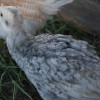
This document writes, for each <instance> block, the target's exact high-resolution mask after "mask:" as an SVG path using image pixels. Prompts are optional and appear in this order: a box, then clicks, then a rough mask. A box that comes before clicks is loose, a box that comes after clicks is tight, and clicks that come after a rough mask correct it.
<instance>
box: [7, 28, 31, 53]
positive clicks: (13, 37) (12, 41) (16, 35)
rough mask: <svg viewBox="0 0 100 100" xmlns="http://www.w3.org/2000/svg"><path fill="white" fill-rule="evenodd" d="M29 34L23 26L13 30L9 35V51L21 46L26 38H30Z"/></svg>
mask: <svg viewBox="0 0 100 100" xmlns="http://www.w3.org/2000/svg"><path fill="white" fill-rule="evenodd" d="M29 38H30V37H29V36H28V34H27V33H26V32H25V31H24V30H22V28H20V29H18V30H17V31H16V30H13V31H11V32H10V33H9V35H8V36H7V39H6V42H7V47H8V49H9V52H10V53H12V52H13V51H14V50H15V49H16V48H20V44H22V43H24V42H25V40H27V39H28V40H29Z"/></svg>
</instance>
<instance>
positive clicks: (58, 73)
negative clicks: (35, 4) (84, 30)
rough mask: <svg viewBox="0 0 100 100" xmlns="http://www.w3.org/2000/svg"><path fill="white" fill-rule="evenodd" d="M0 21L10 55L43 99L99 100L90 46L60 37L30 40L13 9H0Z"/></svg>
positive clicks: (99, 65) (99, 69)
mask: <svg viewBox="0 0 100 100" xmlns="http://www.w3.org/2000/svg"><path fill="white" fill-rule="evenodd" d="M0 22H1V25H2V26H3V28H4V30H5V31H6V34H5V38H4V39H5V41H6V43H7V47H8V50H9V53H10V54H11V56H12V58H13V59H14V60H15V61H16V63H17V64H18V65H19V67H20V68H21V69H22V70H23V71H24V72H25V74H26V76H27V78H28V79H29V80H30V82H31V83H32V84H33V85H34V86H35V87H36V89H37V90H38V92H39V94H40V96H41V97H42V98H43V100H100V58H99V57H98V56H97V55H96V52H95V51H94V49H93V48H92V46H91V45H89V44H88V43H87V42H85V41H81V40H75V39H73V38H72V37H71V36H67V35H61V34H56V35H52V34H51V35H50V34H42V35H37V36H34V35H33V34H32V35H31V37H30V36H29V35H28V34H29V33H27V32H26V31H25V29H24V24H23V23H24V22H23V16H22V15H21V13H20V11H19V10H18V9H16V8H15V7H0ZM0 34H2V33H0Z"/></svg>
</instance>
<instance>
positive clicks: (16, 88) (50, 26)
mask: <svg viewBox="0 0 100 100" xmlns="http://www.w3.org/2000/svg"><path fill="white" fill-rule="evenodd" d="M43 32H46V33H54V34H57V33H60V34H66V35H72V36H73V37H74V38H76V39H82V40H85V41H88V42H89V43H90V44H92V45H94V46H95V47H96V48H95V49H96V50H97V52H98V55H100V54H99V53H100V39H99V38H98V37H94V36H91V35H89V34H86V33H85V32H83V31H82V30H81V29H80V28H78V27H77V26H76V25H75V24H74V23H72V22H63V21H61V20H60V19H59V18H55V19H54V20H52V21H48V23H47V24H46V26H45V28H44V29H43ZM0 100H42V99H41V98H40V96H39V95H38V93H37V91H36V89H35V88H34V86H33V85H32V84H31V83H30V82H29V81H28V79H27V78H26V76H25V75H24V73H23V71H21V70H20V69H19V67H18V66H17V65H16V63H15V62H14V61H13V60H12V58H11V56H10V55H9V53H8V50H7V47H6V45H5V42H4V41H3V40H0Z"/></svg>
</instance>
